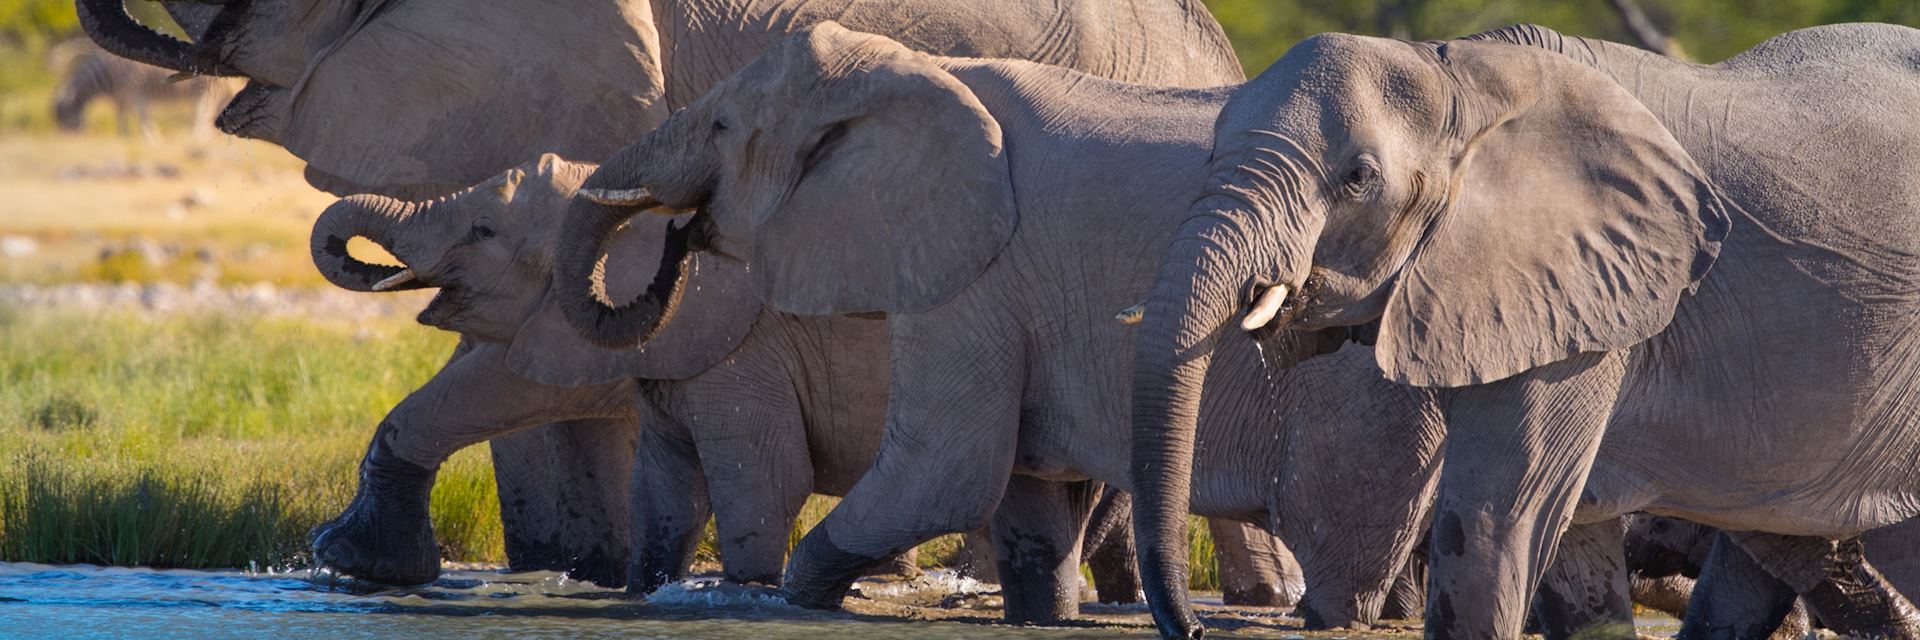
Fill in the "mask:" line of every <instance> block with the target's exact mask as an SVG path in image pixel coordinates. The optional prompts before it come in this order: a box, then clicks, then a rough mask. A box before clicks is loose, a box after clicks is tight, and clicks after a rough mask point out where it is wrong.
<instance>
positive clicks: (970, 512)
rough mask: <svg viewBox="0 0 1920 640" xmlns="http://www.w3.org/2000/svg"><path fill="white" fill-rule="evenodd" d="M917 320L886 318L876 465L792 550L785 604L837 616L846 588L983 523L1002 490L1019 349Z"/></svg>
mask: <svg viewBox="0 0 1920 640" xmlns="http://www.w3.org/2000/svg"><path fill="white" fill-rule="evenodd" d="M919 319H920V317H919V316H900V317H896V318H894V320H893V330H894V333H893V336H894V340H893V364H894V367H893V380H892V390H891V392H890V393H889V395H888V398H889V402H888V406H887V428H886V435H885V436H884V437H883V438H882V440H881V443H880V452H879V455H878V457H877V458H876V459H875V460H874V464H873V469H871V470H869V471H868V472H867V474H866V475H865V476H862V477H861V478H860V481H859V482H858V483H855V484H854V486H853V490H852V491H849V492H848V493H847V496H846V498H845V499H843V500H841V501H840V504H839V505H838V506H836V507H835V508H834V510H833V511H832V512H831V513H828V514H827V517H826V519H824V520H822V521H821V522H820V524H819V525H818V526H815V527H814V528H813V530H811V531H808V532H807V535H806V537H804V538H801V539H800V543H799V544H798V545H796V546H795V547H794V549H793V555H792V557H791V558H790V559H789V560H788V561H787V578H786V584H785V590H786V593H787V599H788V601H789V602H792V603H794V604H797V605H800V606H805V607H812V608H822V609H832V608H838V607H839V606H840V600H841V599H842V598H843V597H844V596H845V595H846V593H847V589H849V588H850V587H851V586H852V583H853V580H854V578H856V577H858V576H859V575H861V574H862V573H865V572H866V571H867V570H869V569H871V568H873V566H874V565H876V564H879V563H881V562H885V561H886V560H887V559H889V558H892V557H893V556H894V555H896V554H899V553H900V552H902V551H906V550H907V549H910V548H913V547H915V546H919V545H920V544H921V543H924V542H926V541H928V540H931V539H933V538H934V537H937V536H939V535H942V534H947V533H954V532H960V531H968V530H971V529H973V528H975V527H978V526H980V525H981V524H984V523H985V522H986V521H987V519H988V518H989V517H990V516H991V515H992V514H993V513H994V509H995V507H997V506H998V504H999V502H1000V498H1001V496H1003V495H1004V494H1005V492H1006V488H1007V482H1008V479H1009V477H1010V476H1011V475H1012V473H1013V459H1014V455H1015V448H1016V446H1017V444H1018V439H1019V429H1020V397H1021V393H1020V391H1021V389H1022V388H1023V386H1024V378H1025V376H1024V374H1023V373H1022V372H1021V371H1020V370H1019V367H1018V363H1017V359H1016V358H1015V356H1016V355H1017V354H1018V353H1019V351H1018V350H1017V349H1007V348H982V345H980V344H976V343H975V342H977V341H978V340H980V339H981V338H979V337H978V336H1000V335H1005V334H1004V333H1002V332H999V331H995V330H993V328H991V327H985V326H981V323H979V322H972V323H969V324H968V325H967V326H963V327H957V328H955V327H944V328H924V327H920V326H918V325H919V322H917V321H916V320H919ZM1010 332H1011V331H1010ZM950 340H951V341H957V342H958V344H947V343H946V342H947V341H950ZM1075 543H1078V540H1077V539H1076V540H1075ZM1002 580H1003V581H1004V580H1005V576H1002Z"/></svg>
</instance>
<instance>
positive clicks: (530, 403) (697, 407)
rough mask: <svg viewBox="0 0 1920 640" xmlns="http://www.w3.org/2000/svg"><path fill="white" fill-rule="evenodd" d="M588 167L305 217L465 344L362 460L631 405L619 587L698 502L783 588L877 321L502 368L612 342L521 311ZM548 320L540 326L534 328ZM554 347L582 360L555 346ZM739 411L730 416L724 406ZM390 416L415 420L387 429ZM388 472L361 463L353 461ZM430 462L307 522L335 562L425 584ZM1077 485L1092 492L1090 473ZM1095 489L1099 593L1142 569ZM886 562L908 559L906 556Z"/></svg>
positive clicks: (331, 260)
mask: <svg viewBox="0 0 1920 640" xmlns="http://www.w3.org/2000/svg"><path fill="white" fill-rule="evenodd" d="M594 168H595V166H594V165H590V164H582V163H575V162H569V161H566V160H564V159H561V158H559V157H558V156H555V155H553V154H545V155H543V156H542V157H541V158H539V159H538V160H536V161H533V162H529V163H527V164H524V165H522V166H520V167H517V168H514V169H512V170H509V171H507V172H506V173H503V174H501V175H500V176H496V177H495V178H494V179H492V180H489V181H488V182H485V183H482V184H479V185H476V186H474V187H473V188H471V189H469V190H466V191H463V192H461V193H458V194H455V195H453V196H449V197H446V198H441V199H437V200H434V201H430V202H422V203H400V202H399V201H396V200H393V199H390V198H385V197H381V196H366V195H359V196H349V197H347V198H345V199H342V200H341V201H339V202H337V203H335V204H334V205H332V206H330V207H328V208H327V210H326V211H325V212H323V213H322V214H321V215H320V216H319V217H318V219H317V220H316V222H315V224H314V230H313V242H312V246H313V247H314V248H315V249H314V255H315V260H316V264H318V265H319V267H320V269H321V272H322V273H323V274H324V275H326V276H327V277H328V278H330V279H332V280H333V281H335V282H336V283H338V284H341V285H342V286H347V287H349V288H365V287H362V286H359V284H356V283H355V282H354V281H353V278H354V277H355V270H354V268H353V267H352V266H351V263H350V262H348V261H346V260H342V259H340V258H338V257H335V256H334V255H333V254H330V253H328V252H327V251H326V250H325V249H324V247H326V246H327V245H328V244H330V243H335V242H338V238H341V237H351V236H362V237H367V238H369V239H371V240H373V241H374V242H375V243H377V244H379V245H381V246H383V247H387V248H389V249H391V250H392V252H393V253H394V254H395V255H396V256H398V257H399V258H400V259H401V261H403V262H405V263H407V264H409V265H414V267H413V268H414V269H415V270H416V271H415V273H416V278H417V280H416V281H417V282H419V283H421V284H423V285H425V286H431V287H436V288H439V289H440V294H439V295H438V296H437V297H436V298H435V299H434V301H433V302H432V303H431V304H429V305H428V307H427V310H426V311H424V312H422V314H421V321H422V322H423V323H426V324H429V325H431V326H435V327H439V328H442V329H446V330H448V331H453V332H456V333H459V334H460V335H461V336H462V337H463V338H466V340H467V341H468V342H470V343H471V344H473V345H476V346H475V347H474V348H473V349H472V350H470V351H468V352H465V353H462V354H461V355H459V356H457V358H456V360H455V362H453V363H450V364H449V365H448V366H447V367H446V368H445V370H444V371H443V374H442V375H439V376H436V377H435V378H434V379H433V380H431V381H429V382H428V384H427V385H426V386H424V387H422V388H421V389H420V390H419V391H416V392H415V393H413V394H410V395H409V396H408V397H407V398H406V399H404V400H402V401H401V403H400V404H399V405H398V406H396V407H395V408H394V410H393V412H392V413H391V414H390V415H389V417H388V419H387V420H385V421H383V422H382V425H381V430H380V433H379V434H377V435H376V437H375V443H374V445H373V447H374V452H375V453H370V454H369V456H370V457H372V456H376V455H377V456H381V457H384V456H388V455H391V456H395V457H398V458H400V459H403V460H417V459H427V460H436V461H439V460H444V459H446V457H447V456H449V455H450V454H451V453H452V452H453V451H456V450H458V449H460V448H462V447H465V446H467V445H470V444H473V443H476V442H479V441H482V440H484V439H487V438H490V437H498V435H499V434H500V433H501V432H502V431H511V430H514V429H525V428H528V427H532V426H535V425H539V424H543V423H550V422H559V421H587V420H603V421H615V422H616V424H620V423H619V422H618V420H619V419H621V418H626V419H628V422H626V423H625V424H633V423H634V422H633V419H636V418H638V417H639V416H640V414H641V412H643V411H652V412H655V415H652V416H648V418H649V419H647V420H645V421H643V424H644V425H645V427H644V428H643V429H642V430H641V431H640V432H639V433H637V434H634V433H632V432H631V431H630V432H629V433H628V434H627V435H626V437H625V439H624V440H621V439H618V438H607V439H604V440H602V441H601V442H600V443H599V444H600V445H602V446H608V445H611V446H612V447H613V448H616V449H620V448H624V449H625V450H627V451H633V450H635V447H636V445H637V446H638V451H639V453H638V455H637V456H635V455H633V454H629V455H628V456H626V458H625V459H626V460H628V461H630V463H631V464H632V465H633V471H632V474H631V479H632V492H631V495H632V497H633V499H634V500H635V503H636V504H637V505H639V506H638V507H637V508H636V509H635V512H634V516H635V519H634V522H633V527H632V529H633V532H634V536H636V537H638V538H639V539H641V540H642V541H646V544H643V545H641V547H640V549H639V551H640V556H639V557H638V558H636V559H635V564H634V571H635V573H634V576H635V577H634V580H636V581H638V582H636V584H635V586H634V590H635V591H637V592H640V593H646V592H650V591H652V590H653V589H654V588H655V587H658V586H659V585H661V584H664V583H665V582H667V581H670V580H677V579H679V578H680V577H682V576H683V575H684V574H685V572H686V569H687V566H688V564H689V563H690V562H691V560H692V556H693V551H694V543H695V542H696V541H697V539H698V537H699V534H700V531H701V529H702V528H703V527H704V526H705V524H706V522H707V518H708V516H709V514H712V515H714V516H716V524H717V526H718V529H719V532H720V551H721V560H722V564H723V569H724V574H725V576H726V577H727V578H728V579H729V580H732V581H735V582H740V583H751V582H759V583H766V584H778V574H779V571H780V567H781V564H782V562H783V561H784V556H785V552H786V542H787V539H788V532H790V531H792V530H793V527H794V524H795V519H796V518H797V516H798V515H799V512H800V509H801V507H802V505H803V504H804V502H805V499H806V498H807V496H808V495H809V494H811V493H821V494H826V495H833V496H840V495H845V494H846V492H847V489H848V488H849V487H850V486H851V485H852V484H853V482H854V481H855V480H857V479H858V478H859V477H860V475H861V474H863V473H864V472H865V471H866V470H867V468H868V467H870V466H871V465H872V461H873V456H874V453H875V450H876V449H877V448H878V446H879V442H880V437H881V436H880V434H881V431H882V428H883V426H884V423H883V421H882V418H883V417H884V416H883V415H882V408H883V407H884V402H883V400H884V396H882V395H880V390H881V389H884V388H885V387H886V380H887V368H886V366H885V362H886V361H887V358H886V349H887V344H886V342H885V340H883V339H875V338H876V337H879V338H884V337H885V326H884V323H883V322H881V321H878V320H858V319H852V320H847V319H831V320H833V321H831V322H828V321H825V320H828V319H822V318H813V317H799V316H790V315H785V314H777V313H771V312H768V313H766V314H765V315H763V317H761V318H760V319H758V320H757V321H756V323H755V325H754V326H755V330H754V331H753V332H752V335H750V336H749V337H748V338H747V340H745V341H744V342H743V343H742V346H741V348H739V349H737V350H735V351H734V353H733V354H731V355H730V356H729V357H728V358H727V359H726V360H725V361H724V362H723V363H722V364H720V365H717V366H716V367H715V368H713V369H710V370H709V371H708V372H707V373H706V374H703V375H702V376H699V377H696V378H694V379H692V380H689V381H688V382H686V383H684V384H680V385H673V386H667V385H658V384H650V383H648V382H644V381H637V380H634V379H621V380H615V381H611V382H604V383H597V384H586V385H579V386H572V387H565V386H561V387H549V386H546V385H541V384H539V383H537V382H533V381H530V380H526V379H523V378H518V377H516V376H515V374H514V373H513V372H512V371H511V370H510V368H509V367H508V365H507V362H508V361H509V359H511V358H512V357H514V351H516V350H522V349H542V350H553V349H559V348H565V347H568V346H571V347H573V348H575V349H578V350H585V351H588V352H589V353H608V354H612V353H614V352H600V351H599V350H597V349H593V348H592V347H587V346H584V343H578V340H577V339H576V340H575V341H574V342H575V344H570V343H568V342H564V341H562V340H559V339H556V338H566V337H569V336H571V335H572V332H571V329H569V328H567V327H565V326H564V324H563V323H564V320H563V319H561V318H560V317H558V315H557V314H555V315H548V316H544V317H541V316H535V317H533V318H531V319H529V318H525V317H523V316H524V315H525V314H526V309H529V308H532V307H534V306H537V305H538V304H539V303H540V300H541V297H542V294H543V292H544V291H545V290H546V286H547V282H548V275H547V267H546V265H548V264H550V263H551V253H552V246H553V244H554V243H553V236H554V235H555V234H556V233H557V231H558V225H557V224H555V223H556V222H557V218H558V216H559V215H560V213H562V212H563V211H565V209H566V203H567V202H568V201H569V199H570V198H571V197H572V195H573V192H574V190H575V189H576V188H577V187H578V186H579V184H580V182H581V181H582V180H583V179H585V177H586V176H587V175H588V174H590V173H591V172H592V170H593V169H594ZM450 229H452V230H461V231H465V232H466V233H450V231H449V230H450ZM623 235H624V237H626V238H627V239H628V240H626V241H624V243H623V244H624V245H625V246H627V247H628V248H631V249H634V251H632V252H623V255H622V258H621V260H619V261H615V262H611V263H609V265H608V266H607V267H606V273H608V274H612V277H611V280H610V281H611V282H612V283H613V284H614V288H613V289H611V290H612V291H615V292H618V293H621V294H624V293H627V292H637V291H639V290H641V289H642V288H644V287H645V286H646V285H647V284H648V283H647V282H646V280H645V279H644V278H643V277H642V274H644V273H645V272H647V271H650V269H648V267H650V266H651V265H653V264H654V263H656V262H658V259H659V256H657V255H646V256H644V257H638V258H636V257H635V255H634V254H643V253H644V252H645V250H647V249H653V250H655V251H657V250H658V249H659V246H660V245H659V244H658V243H657V242H656V243H652V244H645V245H639V244H635V243H634V241H635V240H638V239H641V238H646V237H647V235H646V234H645V233H644V232H643V230H642V229H639V228H635V229H633V230H631V231H630V232H628V233H626V234H623ZM449 239H451V240H449ZM635 260H637V262H636V261H635ZM543 322H544V323H546V325H545V326H542V325H541V324H539V323H543ZM663 339H671V337H667V338H663ZM567 362H570V363H581V362H591V359H590V358H585V357H579V356H578V355H577V354H570V355H569V359H568V360H567ZM876 363H879V364H878V365H876ZM502 381H505V382H506V383H505V384H501V382H502ZM749 393H750V394H754V395H749ZM643 395H644V396H646V397H645V399H644V400H643V399H642V396H643ZM743 409H744V410H745V414H744V415H745V417H744V418H742V419H729V417H730V416H731V415H736V414H741V413H742V410H743ZM395 424H407V425H410V426H412V427H413V428H411V429H395V428H393V427H392V425H395ZM571 432H572V431H571V430H553V431H551V432H550V434H551V433H571ZM636 437H637V438H638V439H639V442H638V443H636V442H635V441H634V440H635V438H636ZM604 455H608V456H614V453H613V452H611V451H609V452H606V453H605V454H604ZM614 457H617V456H614ZM394 468H395V467H385V466H379V465H368V466H367V467H366V470H363V472H377V471H386V470H389V469H394ZM401 468H402V469H404V467H401ZM428 476H429V477H428V478H427V479H426V481H422V480H421V479H419V478H373V479H371V481H368V482H366V483H365V484H366V485H367V486H370V487H377V488H378V489H380V491H369V492H363V493H362V495H361V496H359V497H358V498H357V499H358V500H363V501H378V500H388V501H389V503H388V504H384V505H382V504H365V505H355V507H353V508H349V509H348V510H347V512H346V513H345V514H343V515H342V516H341V517H340V518H339V519H337V520H336V521H335V522H333V523H330V524H328V525H327V526H325V527H323V528H322V531H323V533H322V534H321V535H320V538H319V539H318V540H316V542H315V549H316V553H318V554H321V555H322V556H323V557H325V558H327V559H328V561H329V562H330V563H333V564H334V565H336V566H341V567H346V568H348V572H349V573H355V572H356V571H358V572H364V573H365V574H371V575H374V576H382V577H385V576H397V578H390V579H395V580H396V581H398V580H416V581H418V580H426V579H431V577H432V575H433V573H432V572H434V571H436V570H437V566H438V562H437V555H436V554H434V553H433V547H432V545H433V536H432V530H431V525H430V523H429V522H428V520H427V510H426V507H427V505H426V497H427V495H426V494H427V490H428V489H430V488H431V484H430V479H431V478H430V474H428ZM587 480H589V482H580V483H568V484H563V485H562V486H561V488H562V489H563V491H564V490H571V491H581V490H594V489H602V488H604V487H606V486H608V485H609V482H607V481H597V482H596V481H593V480H596V478H591V477H590V478H587ZM608 480H611V478H609V479H608ZM399 488H407V489H411V491H410V492H409V493H408V494H406V495H399V494H396V493H395V492H394V491H395V490H396V489H399ZM1081 490H1082V491H1089V490H1091V491H1094V492H1097V491H1098V487H1083V488H1081ZM1089 495H1092V494H1089ZM566 497H567V496H566V494H565V493H564V492H563V495H562V496H561V498H562V500H561V501H560V504H559V507H558V508H561V509H569V508H571V507H569V506H568V501H567V500H565V499H564V498H566ZM1102 498H1103V501H1102V502H1101V504H1100V506H1101V509H1100V511H1101V512H1102V513H1106V514H1109V515H1107V516H1105V517H1102V518H1101V520H1102V521H1103V522H1104V523H1105V524H1104V526H1096V527H1089V528H1088V529H1087V534H1086V535H1087V536H1088V541H1087V543H1086V548H1087V549H1088V550H1089V551H1090V552H1092V551H1094V550H1097V549H1105V550H1107V553H1106V555H1107V556H1109V557H1111V559H1110V560H1108V561H1106V562H1095V563H1094V568H1095V572H1094V577H1095V581H1096V586H1097V587H1099V588H1100V589H1101V590H1102V591H1101V593H1102V594H1103V600H1110V601H1115V602H1131V601H1134V600H1133V599H1134V598H1136V597H1137V596H1136V595H1135V594H1136V593H1137V591H1138V589H1139V582H1138V577H1137V574H1136V573H1135V572H1134V562H1133V552H1132V550H1131V549H1132V546H1131V534H1132V531H1131V528H1130V524H1129V521H1128V519H1127V516H1128V515H1129V507H1128V506H1127V496H1126V495H1125V494H1121V493H1118V492H1113V491H1108V492H1106V493H1104V494H1102ZM396 505H397V508H396ZM1087 506H1088V507H1093V506H1095V505H1093V504H1091V503H1089V504H1088V505H1087ZM1080 515H1081V516H1082V517H1087V516H1088V515H1089V514H1085V513H1083V514H1080ZM382 516H384V517H382ZM402 516H404V517H402ZM575 517H576V518H591V519H592V520H588V521H585V522H584V523H583V524H581V525H575V526H579V527H580V528H584V529H586V530H587V531H589V532H591V533H590V534H589V535H593V536H599V537H600V540H598V542H597V544H588V545H584V548H588V549H590V550H592V551H593V553H592V554H591V555H589V556H588V557H587V558H584V559H583V560H584V561H585V562H584V565H585V567H584V568H585V569H586V570H588V571H605V570H606V569H607V568H608V566H609V565H614V566H613V567H612V568H614V569H624V567H621V566H618V563H613V562H610V561H608V560H607V557H608V556H611V555H621V554H616V553H614V551H615V550H621V551H624V549H625V545H626V543H627V539H626V538H625V537H624V536H621V535H620V534H623V533H625V532H626V527H625V523H616V522H609V521H606V519H607V517H608V515H607V514H602V513H597V512H593V511H588V510H581V512H580V514H579V515H577V516H575ZM400 526H404V527H405V528H400ZM396 542H397V543H399V544H395V543H396ZM1258 543H1259V541H1257V540H1248V541H1244V542H1243V544H1244V545H1245V546H1246V547H1247V548H1248V549H1249V554H1250V555H1251V556H1252V557H1250V558H1248V559H1246V560H1245V562H1247V563H1248V564H1257V563H1271V562H1272V561H1271V560H1269V559H1267V557H1266V556H1264V555H1262V554H1260V553H1259V552H1258V549H1257V548H1256V547H1254V545H1256V544H1258ZM362 567H367V568H366V569H362ZM884 569H887V570H889V571H890V572H895V573H901V572H912V571H915V570H916V569H915V568H914V564H913V561H912V554H911V551H908V552H904V553H903V554H902V555H901V556H900V557H898V558H896V562H895V563H894V564H893V565H892V566H890V567H884ZM355 575H362V574H361V573H355ZM584 575H586V576H598V575H599V574H597V573H591V572H590V573H585V574H584ZM618 575H619V576H624V575H626V574H625V573H624V572H622V573H620V574H618ZM1014 605H1015V606H1017V605H1018V603H1017V602H1015V603H1014Z"/></svg>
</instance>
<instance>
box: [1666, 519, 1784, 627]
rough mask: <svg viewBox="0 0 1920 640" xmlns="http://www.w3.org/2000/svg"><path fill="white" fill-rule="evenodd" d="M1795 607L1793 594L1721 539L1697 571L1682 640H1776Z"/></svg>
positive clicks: (1717, 540) (1728, 539)
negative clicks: (1698, 574) (1697, 578)
mask: <svg viewBox="0 0 1920 640" xmlns="http://www.w3.org/2000/svg"><path fill="white" fill-rule="evenodd" d="M1797 601H1798V599H1797V597H1796V595H1795V594H1794V591H1793V588H1792V587H1790V586H1787V583H1786V582H1783V581H1781V580H1780V579H1779V578H1776V577H1774V576H1773V575H1771V574H1769V573H1767V571H1766V569H1763V568H1761V567H1760V564H1759V563H1758V562H1755V561H1754V559H1753V557H1752V556H1749V555H1747V554H1746V553H1745V552H1743V551H1741V549H1740V546H1739V545H1738V544H1736V543H1735V542H1734V541H1733V540H1732V539H1731V538H1728V537H1727V536H1726V534H1720V535H1718V536H1716V540H1715V541H1714V544H1713V550H1712V551H1709V552H1708V553H1707V560H1706V563H1705V564H1704V565H1702V566H1701V568H1700V579H1699V580H1697V581H1696V582H1695V583H1694V587H1693V594H1692V596H1691V597H1690V598H1689V599H1688V601H1687V617H1686V618H1684V619H1683V621H1682V623H1681V625H1680V634H1679V635H1678V636H1676V637H1677V638H1681V639H1683V640H1709V639H1716V640H1717V639H1719V638H1733V639H1741V640H1762V639H1764V638H1769V637H1777V634H1776V631H1779V630H1780V629H1781V626H1782V624H1783V623H1785V622H1786V620H1787V617H1788V614H1789V613H1790V612H1792V611H1793V610H1794V608H1795V603H1796V602H1797Z"/></svg>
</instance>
